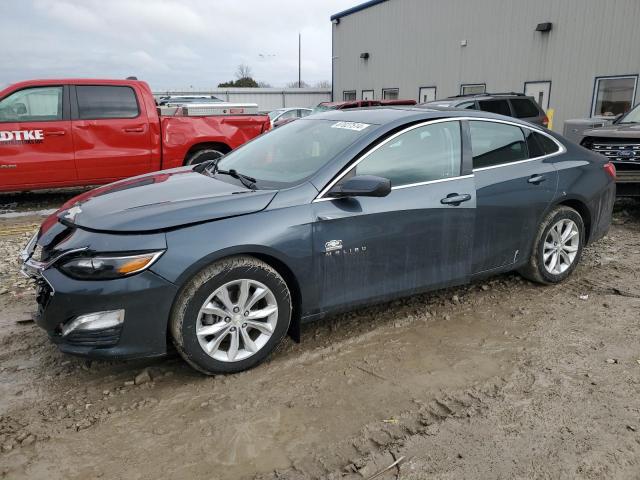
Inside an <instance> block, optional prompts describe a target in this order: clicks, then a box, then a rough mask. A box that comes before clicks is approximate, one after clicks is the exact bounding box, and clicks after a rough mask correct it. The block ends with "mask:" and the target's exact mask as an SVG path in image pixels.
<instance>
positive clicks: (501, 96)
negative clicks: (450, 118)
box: [421, 93, 533, 105]
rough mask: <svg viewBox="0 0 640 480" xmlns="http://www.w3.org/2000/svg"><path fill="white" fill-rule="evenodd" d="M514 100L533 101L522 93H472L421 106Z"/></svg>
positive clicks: (433, 101)
mask: <svg viewBox="0 0 640 480" xmlns="http://www.w3.org/2000/svg"><path fill="white" fill-rule="evenodd" d="M514 98H526V99H528V100H532V99H533V97H530V96H529V95H524V94H522V93H474V94H469V95H456V96H455V97H447V98H442V99H440V100H432V101H431V102H426V103H423V104H421V105H438V104H448V105H454V104H458V103H462V102H468V101H471V100H511V99H514Z"/></svg>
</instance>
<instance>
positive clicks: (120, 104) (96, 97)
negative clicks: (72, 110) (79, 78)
mask: <svg viewBox="0 0 640 480" xmlns="http://www.w3.org/2000/svg"><path fill="white" fill-rule="evenodd" d="M76 94H77V97H78V117H79V118H80V119H82V120H96V119H101V118H135V117H137V116H138V115H139V114H140V110H139V109H138V102H137V100H136V94H135V92H134V91H133V89H132V88H131V87H118V86H105V85H101V86H95V85H78V86H77V87H76Z"/></svg>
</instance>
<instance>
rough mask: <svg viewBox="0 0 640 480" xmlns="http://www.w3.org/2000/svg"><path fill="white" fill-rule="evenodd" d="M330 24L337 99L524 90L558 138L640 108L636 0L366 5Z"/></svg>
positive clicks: (431, 0)
mask: <svg viewBox="0 0 640 480" xmlns="http://www.w3.org/2000/svg"><path fill="white" fill-rule="evenodd" d="M331 21H332V23H333V26H332V28H333V34H332V35H333V37H332V40H333V82H332V83H333V92H332V94H333V98H334V100H342V99H346V100H349V99H353V98H358V99H360V98H363V99H367V98H375V99H380V98H412V99H416V100H418V101H419V102H424V101H429V100H432V99H436V98H438V99H439V98H444V97H447V96H451V95H459V94H462V93H478V92H484V91H486V92H524V93H527V94H529V95H532V96H534V97H535V98H536V99H538V100H539V103H540V104H541V106H542V107H543V108H544V109H545V110H548V109H552V111H553V112H552V113H553V129H554V130H556V131H562V125H563V122H564V121H565V120H567V119H570V118H581V117H582V118H584V117H590V116H597V115H607V114H617V113H622V112H623V111H625V110H627V109H629V108H630V107H631V106H632V105H634V104H635V102H636V101H637V100H638V101H640V95H639V96H638V99H637V100H636V91H637V87H638V74H639V73H640V0H372V1H369V2H366V3H363V4H361V5H358V6H356V7H353V8H351V9H349V10H345V11H343V12H340V13H337V14H335V15H333V16H332V17H331Z"/></svg>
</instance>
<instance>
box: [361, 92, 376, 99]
mask: <svg viewBox="0 0 640 480" xmlns="http://www.w3.org/2000/svg"><path fill="white" fill-rule="evenodd" d="M373 97H374V93H373V90H362V100H373Z"/></svg>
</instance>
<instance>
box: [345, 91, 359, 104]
mask: <svg viewBox="0 0 640 480" xmlns="http://www.w3.org/2000/svg"><path fill="white" fill-rule="evenodd" d="M355 99H356V91H355V90H345V91H344V92H342V100H344V101H345V102H350V101H352V100H355Z"/></svg>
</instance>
